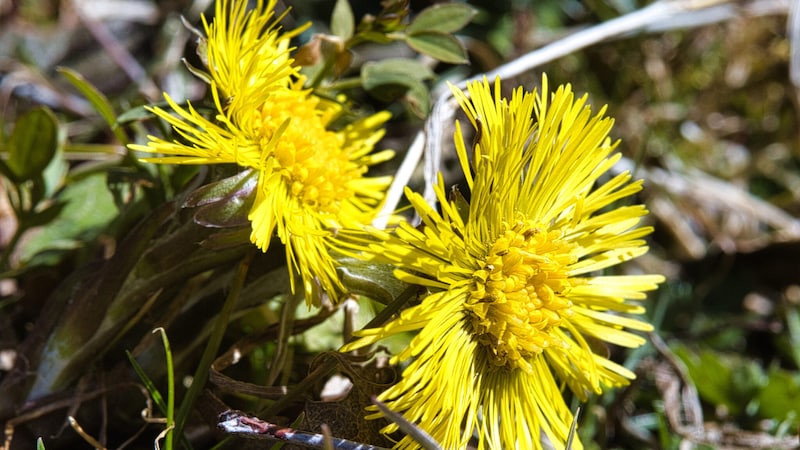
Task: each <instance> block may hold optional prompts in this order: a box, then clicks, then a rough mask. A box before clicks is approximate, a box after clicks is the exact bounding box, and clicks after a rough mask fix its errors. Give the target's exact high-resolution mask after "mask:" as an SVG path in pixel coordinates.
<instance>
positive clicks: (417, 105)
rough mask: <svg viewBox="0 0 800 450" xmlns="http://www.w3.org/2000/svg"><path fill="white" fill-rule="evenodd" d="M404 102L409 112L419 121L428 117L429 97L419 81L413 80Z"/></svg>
mask: <svg viewBox="0 0 800 450" xmlns="http://www.w3.org/2000/svg"><path fill="white" fill-rule="evenodd" d="M405 102H406V105H408V107H409V109H411V112H413V113H414V115H416V116H417V117H419V118H420V119H424V118H426V117H428V113H430V111H431V95H430V93H429V92H428V88H427V87H426V86H425V84H423V83H422V82H421V81H417V80H414V83H413V84H412V85H411V86H409V88H408V91H407V92H406V96H405Z"/></svg>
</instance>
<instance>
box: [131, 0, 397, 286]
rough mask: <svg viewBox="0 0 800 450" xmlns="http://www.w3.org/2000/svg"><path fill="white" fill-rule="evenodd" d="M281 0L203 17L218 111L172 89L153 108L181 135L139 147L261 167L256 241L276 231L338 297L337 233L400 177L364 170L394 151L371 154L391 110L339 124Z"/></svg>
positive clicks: (370, 211)
mask: <svg viewBox="0 0 800 450" xmlns="http://www.w3.org/2000/svg"><path fill="white" fill-rule="evenodd" d="M275 3H276V2H275V1H270V2H269V3H268V4H266V5H264V4H263V2H261V1H260V2H258V5H257V7H256V8H255V9H254V10H250V11H247V10H246V6H247V2H233V1H227V0H220V1H218V2H217V5H216V15H215V19H214V22H213V23H211V24H208V23H207V22H206V21H205V18H204V19H203V23H204V25H205V30H206V33H207V35H208V39H207V43H206V57H207V61H208V71H209V73H208V75H209V80H208V81H209V84H210V91H211V96H212V99H213V103H214V107H215V110H216V111H214V117H213V118H212V119H208V118H206V117H205V116H204V115H203V114H202V113H201V112H200V111H198V110H197V109H195V108H194V107H193V106H192V105H191V104H188V105H187V106H186V107H183V106H181V105H179V104H178V103H176V102H175V101H174V100H173V99H171V98H170V97H169V96H168V95H166V94H165V98H166V100H167V103H168V104H169V109H162V108H159V107H154V108H151V109H150V110H151V111H152V112H153V113H154V114H156V115H157V116H159V117H161V118H162V119H164V120H165V121H167V122H168V123H169V124H170V125H172V127H173V129H174V130H175V131H176V133H177V134H178V135H180V136H181V138H182V139H181V140H180V141H178V140H175V141H168V140H164V139H161V138H159V137H155V136H148V139H149V142H148V143H147V145H132V146H131V148H132V149H134V150H140V151H144V152H149V153H156V154H161V155H163V156H154V157H149V158H144V159H143V160H144V161H148V162H156V163H172V164H214V163H236V164H238V165H239V166H242V167H245V168H251V169H253V170H255V171H257V172H258V188H257V191H256V195H255V200H254V204H253V207H252V209H251V211H250V214H249V219H250V221H251V222H252V232H251V236H250V239H251V241H252V242H253V243H255V244H256V245H257V246H258V247H259V248H260V249H261V250H263V251H266V250H267V249H268V248H269V245H270V242H271V240H272V236H273V235H274V234H277V235H278V237H279V238H280V240H281V242H283V244H285V249H286V259H287V264H288V266H289V270H290V271H292V273H299V274H300V276H301V278H302V280H303V285H304V288H305V294H306V300H307V301H309V302H311V301H313V300H316V299H318V298H319V293H320V292H319V291H320V289H321V290H322V291H324V292H326V293H327V294H328V295H330V296H331V298H332V299H333V300H334V301H336V300H337V296H338V295H340V294H341V293H342V292H343V290H344V289H343V287H342V286H341V283H340V282H339V280H338V277H337V275H336V270H335V266H334V260H333V258H332V257H331V256H330V254H329V246H330V245H331V243H332V239H331V238H332V237H333V235H334V234H335V232H336V231H337V230H338V229H339V228H343V227H358V226H363V225H365V224H368V223H370V222H371V221H372V220H373V219H374V216H375V214H376V212H377V211H378V210H379V207H380V204H381V202H382V201H383V198H384V191H385V189H386V188H387V187H388V185H389V183H390V181H391V179H390V178H389V177H378V178H368V177H366V176H365V174H366V172H367V169H368V167H369V166H371V165H374V164H376V163H379V162H382V161H385V160H387V159H389V158H391V157H392V155H393V153H392V152H390V151H382V152H376V153H372V150H373V148H374V146H375V144H376V143H377V142H378V141H379V140H380V138H381V137H382V136H383V130H382V128H381V127H382V125H383V123H384V122H386V120H388V119H389V117H390V114H389V113H387V112H382V113H377V114H374V115H372V116H370V117H367V118H364V119H361V120H358V121H355V122H352V123H350V124H347V125H346V126H343V127H341V128H339V129H335V130H334V129H332V127H331V122H332V121H333V120H334V119H335V118H337V116H339V115H340V113H341V108H340V107H339V106H338V105H337V104H335V103H333V102H329V101H323V100H321V99H320V98H318V97H316V96H314V95H312V94H311V92H310V91H308V90H304V89H303V88H302V84H303V81H304V80H303V78H302V77H300V76H299V75H298V72H297V69H296V68H295V67H293V65H292V64H293V59H292V58H291V55H290V50H291V49H290V47H289V41H290V39H291V38H292V37H293V36H295V35H296V34H297V33H298V30H294V31H291V32H288V33H281V32H280V30H279V28H278V27H277V24H276V21H273V8H274V6H275ZM292 289H293V290H294V284H292Z"/></svg>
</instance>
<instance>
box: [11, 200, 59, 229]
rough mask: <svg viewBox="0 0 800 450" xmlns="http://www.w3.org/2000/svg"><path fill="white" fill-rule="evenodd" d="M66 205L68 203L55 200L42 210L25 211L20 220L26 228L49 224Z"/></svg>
mask: <svg viewBox="0 0 800 450" xmlns="http://www.w3.org/2000/svg"><path fill="white" fill-rule="evenodd" d="M64 206H66V203H63V202H55V203H53V204H51V205H49V206H48V207H47V208H44V209H42V210H41V211H34V212H25V213H23V214H21V215H20V218H19V220H20V222H21V223H22V225H23V226H24V227H25V228H26V229H27V228H33V227H40V226H43V225H47V224H48V223H50V222H52V221H54V220H55V219H56V217H58V215H59V214H61V211H63V210H64Z"/></svg>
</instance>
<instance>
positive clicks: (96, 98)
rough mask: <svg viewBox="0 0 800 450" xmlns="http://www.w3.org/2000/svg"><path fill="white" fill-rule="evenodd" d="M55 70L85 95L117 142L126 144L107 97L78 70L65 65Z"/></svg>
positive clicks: (126, 138)
mask: <svg viewBox="0 0 800 450" xmlns="http://www.w3.org/2000/svg"><path fill="white" fill-rule="evenodd" d="M57 70H58V72H59V73H60V74H61V75H64V77H65V78H66V79H67V81H69V82H70V84H72V85H73V86H75V89H77V90H79V91H80V92H81V94H83V96H84V97H86V100H89V103H91V104H92V106H94V109H95V110H96V111H97V113H98V114H100V117H102V118H103V120H105V121H106V123H107V124H108V126H109V127H110V128H111V131H112V132H114V136H116V137H117V139H118V140H119V142H120V143H121V144H122V145H128V137H127V136H126V135H125V133H124V132H123V131H122V130H121V129H120V128H119V127H118V126H117V115H116V114H115V113H114V108H113V107H112V106H111V102H109V101H108V98H106V96H105V95H103V93H102V92H100V91H99V90H97V88H96V87H94V86H92V85H91V83H89V82H88V81H86V79H85V78H83V76H82V75H81V74H79V73H78V72H75V71H74V70H71V69H68V68H66V67H59V68H58V69H57Z"/></svg>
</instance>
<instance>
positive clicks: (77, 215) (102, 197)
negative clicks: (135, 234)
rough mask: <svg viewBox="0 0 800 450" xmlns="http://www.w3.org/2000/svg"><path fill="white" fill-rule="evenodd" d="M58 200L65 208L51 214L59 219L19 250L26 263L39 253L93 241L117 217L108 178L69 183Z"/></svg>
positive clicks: (78, 245) (32, 235)
mask: <svg viewBox="0 0 800 450" xmlns="http://www.w3.org/2000/svg"><path fill="white" fill-rule="evenodd" d="M55 200H56V201H57V202H59V203H64V206H63V208H62V207H60V206H59V210H53V211H51V212H49V213H48V214H55V215H56V217H55V218H54V219H53V220H52V221H50V222H49V223H47V225H46V226H44V227H42V228H41V230H39V231H38V232H36V233H33V234H31V235H30V236H27V237H26V239H25V241H24V244H22V245H21V246H20V251H19V254H20V261H22V262H23V264H25V263H27V262H28V261H30V260H31V259H32V258H33V257H34V256H35V255H36V254H37V253H40V252H44V251H47V250H64V249H74V248H78V247H80V246H82V245H84V244H83V243H84V242H89V241H92V240H93V239H95V238H96V237H97V235H99V234H100V233H102V232H103V230H104V229H105V228H106V227H107V226H108V224H109V223H110V222H111V221H112V220H113V219H114V218H115V217H116V216H117V208H116V207H115V206H114V201H113V198H112V196H111V193H109V191H108V187H107V185H106V177H105V176H103V175H102V174H99V175H94V176H90V177H86V178H83V179H81V180H79V181H75V182H72V183H70V184H68V185H67V186H66V187H64V189H63V190H61V191H60V192H59V194H58V196H57V197H56V198H55ZM56 213H57V214H56ZM44 218H46V217H44ZM37 220H41V218H38V219H37Z"/></svg>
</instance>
